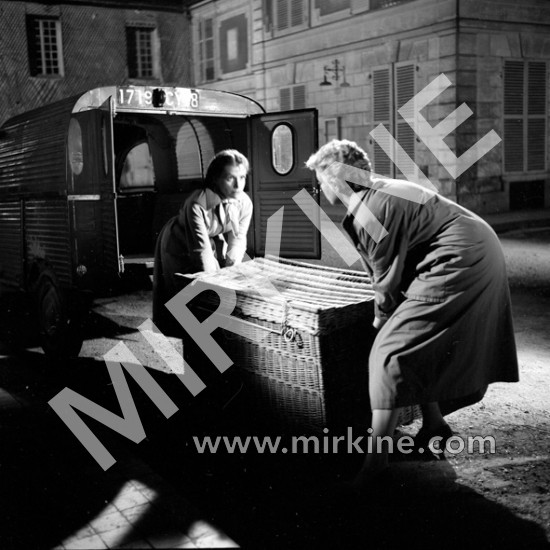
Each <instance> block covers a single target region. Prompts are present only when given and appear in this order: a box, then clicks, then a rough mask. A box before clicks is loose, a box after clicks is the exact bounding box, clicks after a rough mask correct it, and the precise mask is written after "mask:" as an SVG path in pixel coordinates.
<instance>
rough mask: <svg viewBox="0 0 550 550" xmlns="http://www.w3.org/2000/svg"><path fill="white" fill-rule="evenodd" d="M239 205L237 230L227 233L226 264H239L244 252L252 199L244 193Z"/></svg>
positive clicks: (250, 219) (250, 218)
mask: <svg viewBox="0 0 550 550" xmlns="http://www.w3.org/2000/svg"><path fill="white" fill-rule="evenodd" d="M239 205H240V213H239V231H238V233H237V234H236V235H235V234H234V232H233V231H230V232H229V233H228V234H227V254H226V260H225V265H226V266H231V265H236V264H240V263H241V262H242V261H243V258H244V254H245V252H246V244H247V243H246V236H247V234H248V229H249V227H250V222H251V221H252V209H253V207H252V201H251V200H250V197H249V196H248V195H244V196H243V198H242V199H241V200H240V201H239Z"/></svg>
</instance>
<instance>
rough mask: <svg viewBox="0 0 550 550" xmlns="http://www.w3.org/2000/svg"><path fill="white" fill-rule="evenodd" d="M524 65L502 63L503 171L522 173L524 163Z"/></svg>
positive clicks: (521, 63)
mask: <svg viewBox="0 0 550 550" xmlns="http://www.w3.org/2000/svg"><path fill="white" fill-rule="evenodd" d="M523 65H524V63H523V61H506V62H505V63H504V170H505V171H506V172H522V171H523V163H524V160H523V159H524V151H523V149H524V131H523V112H524V107H523V103H524V93H523V88H524V79H523V75H524V67H523Z"/></svg>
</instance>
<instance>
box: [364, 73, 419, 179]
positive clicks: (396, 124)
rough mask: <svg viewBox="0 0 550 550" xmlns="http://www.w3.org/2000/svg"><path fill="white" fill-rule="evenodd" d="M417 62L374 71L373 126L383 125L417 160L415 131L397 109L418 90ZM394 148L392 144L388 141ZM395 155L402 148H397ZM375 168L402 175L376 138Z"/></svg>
mask: <svg viewBox="0 0 550 550" xmlns="http://www.w3.org/2000/svg"><path fill="white" fill-rule="evenodd" d="M415 72H416V69H415V65H413V64H406V65H392V66H391V67H384V68H380V69H375V70H373V72H372V104H373V105H372V110H373V127H376V126H378V125H379V124H382V125H384V126H385V127H386V128H387V129H388V130H389V132H390V134H391V135H392V136H394V138H395V140H396V141H397V143H398V144H399V145H400V146H401V147H402V148H403V150H404V151H405V153H406V154H407V155H408V156H409V157H410V158H411V159H412V160H413V161H414V160H415V141H416V140H415V134H414V130H413V129H412V128H411V127H410V126H409V124H408V123H407V122H405V120H404V119H403V117H402V116H401V115H400V114H399V113H398V109H400V108H401V107H402V106H403V105H404V104H405V103H406V102H407V101H409V100H410V99H412V97H413V96H414V94H415ZM387 146H388V147H389V149H390V150H393V147H392V144H391V143H390V144H387ZM395 155H396V158H398V156H399V150H397V151H395ZM372 160H373V163H374V170H375V171H376V173H378V174H381V175H384V176H389V177H403V174H401V172H400V171H398V170H397V168H396V167H395V164H394V163H393V162H392V160H391V159H390V157H388V155H386V153H385V152H384V151H383V150H382V148H381V147H380V145H378V143H376V142H374V154H373V159H372Z"/></svg>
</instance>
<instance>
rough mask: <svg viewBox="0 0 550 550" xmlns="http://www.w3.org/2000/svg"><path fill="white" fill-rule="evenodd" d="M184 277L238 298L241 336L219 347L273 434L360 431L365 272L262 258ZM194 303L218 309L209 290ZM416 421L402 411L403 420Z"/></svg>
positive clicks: (226, 335) (229, 335) (228, 337)
mask: <svg viewBox="0 0 550 550" xmlns="http://www.w3.org/2000/svg"><path fill="white" fill-rule="evenodd" d="M185 277H186V278H187V279H190V280H191V279H198V280H200V281H203V282H205V283H208V284H210V285H214V286H217V287H221V288H223V289H224V290H226V289H232V290H233V291H234V292H235V293H236V296H237V305H236V307H235V310H234V311H233V313H232V316H233V317H238V318H239V319H241V320H242V321H244V323H239V326H240V327H241V334H236V333H234V332H232V331H230V330H221V333H222V335H221V341H220V342H221V345H222V347H223V348H224V350H225V352H226V353H227V354H228V355H229V357H231V359H232V360H233V362H234V363H235V365H236V366H237V367H238V368H239V369H240V371H241V373H242V376H243V379H244V381H245V384H246V387H247V389H248V390H249V392H248V393H249V395H250V396H251V398H252V401H253V404H254V405H255V407H256V408H257V410H258V411H259V412H260V413H261V414H262V415H263V416H264V417H266V418H269V419H270V420H271V422H274V424H273V425H274V426H276V427H277V429H280V430H284V431H300V432H320V431H322V430H323V429H324V428H329V429H330V430H333V431H335V430H336V431H342V430H343V429H345V428H347V427H348V426H351V427H355V428H361V429H363V430H364V429H365V427H366V426H367V425H368V422H369V418H370V407H369V397H368V357H369V352H370V348H371V345H372V342H373V339H374V337H375V330H374V329H373V328H372V320H373V315H374V312H373V309H374V308H373V303H374V302H373V299H374V291H373V289H372V286H371V283H370V280H369V277H368V276H367V275H366V273H364V272H360V271H351V270H342V269H335V268H329V267H324V266H318V265H313V264H307V263H303V262H296V261H290V260H282V259H278V258H272V257H266V258H257V259H255V260H252V261H249V262H245V263H243V264H241V265H239V266H234V267H230V268H225V269H222V270H221V271H219V272H217V273H215V274H205V273H197V274H193V275H186V276H185ZM199 298H200V304H199V307H201V308H204V309H207V310H212V311H213V310H215V309H216V308H217V305H218V303H217V300H218V298H217V297H214V296H213V293H204V295H201V297H199ZM243 326H244V332H243ZM414 416H415V410H413V408H410V409H405V412H404V413H403V414H402V417H401V419H400V421H401V423H406V422H409V421H411V420H412V419H413V418H414Z"/></svg>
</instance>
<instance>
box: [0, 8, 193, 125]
mask: <svg viewBox="0 0 550 550" xmlns="http://www.w3.org/2000/svg"><path fill="white" fill-rule="evenodd" d="M190 51H191V48H190V33H189V18H188V15H187V12H186V8H185V2H183V1H173V0H160V1H157V2H153V1H151V2H146V1H141V2H139V1H138V2H122V1H118V2H117V1H101V2H93V1H91V2H86V1H67V2H62V3H53V2H49V1H46V2H41V3H34V2H20V1H2V2H0V94H1V96H2V98H3V101H2V102H1V103H0V123H2V122H4V121H5V120H6V119H7V118H9V117H11V116H13V115H15V114H18V113H20V112H22V111H26V110H29V109H32V108H35V107H39V106H42V105H44V104H47V103H50V102H52V101H56V100H58V99H63V98H65V97H69V96H71V95H75V94H78V93H80V92H82V91H85V90H87V89H91V88H95V87H98V86H104V85H115V84H116V85H122V84H142V85H143V84H149V85H179V86H187V85H189V84H190V82H191V80H190V78H191V71H190V63H191V56H190Z"/></svg>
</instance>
